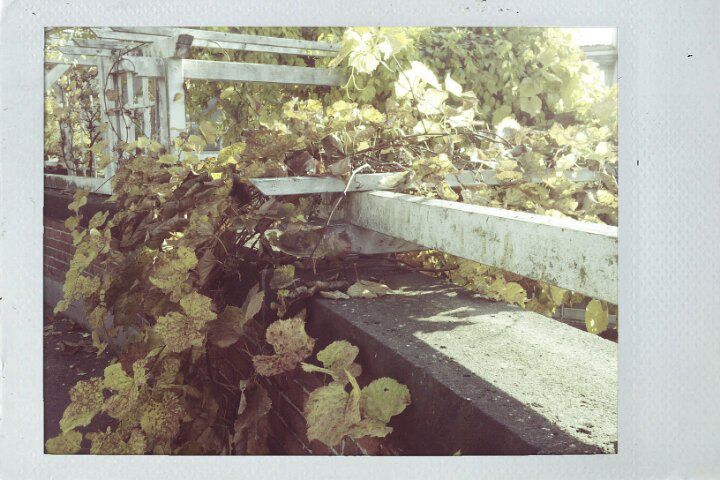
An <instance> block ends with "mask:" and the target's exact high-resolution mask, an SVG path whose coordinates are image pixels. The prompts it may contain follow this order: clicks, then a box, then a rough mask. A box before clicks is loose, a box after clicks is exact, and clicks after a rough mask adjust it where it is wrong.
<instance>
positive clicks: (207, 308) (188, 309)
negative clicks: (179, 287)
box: [180, 292, 217, 323]
mask: <svg viewBox="0 0 720 480" xmlns="http://www.w3.org/2000/svg"><path fill="white" fill-rule="evenodd" d="M180 306H181V307H182V308H183V310H185V313H186V314H187V315H188V316H189V317H192V318H193V319H195V320H197V321H198V322H202V323H205V322H210V321H212V320H215V319H216V318H217V315H216V314H215V312H213V311H212V299H211V298H210V297H206V296H205V295H202V294H200V293H197V292H192V293H190V294H188V295H186V296H185V297H183V298H182V299H181V300H180Z"/></svg>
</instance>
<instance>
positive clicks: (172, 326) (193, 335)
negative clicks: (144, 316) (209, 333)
mask: <svg viewBox="0 0 720 480" xmlns="http://www.w3.org/2000/svg"><path fill="white" fill-rule="evenodd" d="M204 324H205V322H204V321H198V320H196V319H194V318H191V317H189V316H187V315H183V314H181V313H179V312H170V313H169V314H167V315H163V316H161V317H159V318H158V319H157V323H156V324H155V326H154V331H155V332H156V333H157V334H158V335H160V337H161V338H162V339H163V342H164V343H165V345H166V346H167V349H168V350H169V351H170V352H178V353H179V352H184V351H185V350H187V349H188V348H190V347H201V346H202V345H203V342H204V340H205V335H204V334H203V333H201V332H200V329H201V328H202V327H203V326H204Z"/></svg>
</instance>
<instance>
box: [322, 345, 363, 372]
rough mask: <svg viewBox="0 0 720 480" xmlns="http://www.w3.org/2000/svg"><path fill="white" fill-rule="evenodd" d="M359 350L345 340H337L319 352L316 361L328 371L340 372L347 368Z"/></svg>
mask: <svg viewBox="0 0 720 480" xmlns="http://www.w3.org/2000/svg"><path fill="white" fill-rule="evenodd" d="M359 352H360V350H359V349H358V348H357V347H356V346H354V345H352V344H351V343H350V342H348V341H346V340H338V341H335V342H333V343H331V344H330V345H328V346H327V347H325V348H323V349H322V350H320V351H319V352H318V354H317V359H318V360H319V361H320V362H321V363H322V364H323V365H324V366H325V368H327V369H328V370H332V371H337V372H340V371H342V370H343V369H345V368H349V367H350V365H352V363H353V362H354V361H355V358H356V357H357V355H358V353H359Z"/></svg>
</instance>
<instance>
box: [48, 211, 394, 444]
mask: <svg viewBox="0 0 720 480" xmlns="http://www.w3.org/2000/svg"><path fill="white" fill-rule="evenodd" d="M46 204H47V201H46ZM63 215H64V217H63V218H56V217H61V216H63ZM66 216H67V213H66V210H65V209H64V208H59V209H56V210H55V211H50V212H46V215H45V216H44V218H43V221H44V236H43V275H44V276H45V277H46V278H48V279H50V280H53V281H55V282H60V283H62V282H64V281H65V274H66V272H67V271H68V268H69V264H70V262H71V260H72V257H73V254H74V252H75V247H74V246H73V243H72V236H71V235H70V232H69V231H68V229H67V228H65V224H64V222H65V217H66ZM86 216H87V215H86ZM86 273H89V274H95V275H99V274H101V273H102V270H101V268H100V267H99V266H97V265H92V266H91V267H89V269H88V270H86ZM52 306H53V307H54V305H52ZM256 326H257V328H261V327H260V325H259V324H257V325H256ZM246 347H247V350H246V351H255V350H256V348H255V347H254V346H253V345H250V344H249V343H248V344H247V345H246ZM243 357H244V358H234V359H233V364H234V365H236V366H237V367H238V368H239V369H240V370H243V368H245V369H247V368H251V365H250V362H251V361H250V358H249V357H248V356H247V355H243ZM243 364H244V365H243ZM323 377H324V376H323V375H320V374H315V373H307V372H302V371H301V370H300V369H299V368H298V369H297V371H296V372H295V373H294V374H290V375H285V376H280V377H278V378H273V379H268V378H264V379H262V380H261V383H262V384H263V386H264V387H265V389H266V390H267V391H268V394H269V395H270V398H271V399H272V409H271V411H270V418H269V420H270V426H271V437H272V438H271V439H270V441H271V442H274V445H275V448H274V450H276V451H280V452H284V453H286V454H288V455H396V454H399V450H398V449H397V448H396V447H393V446H392V442H390V441H387V440H384V439H383V440H381V439H377V438H372V437H366V438H362V439H359V440H357V441H356V440H353V439H351V438H349V437H346V438H345V439H344V440H343V441H342V442H341V443H340V444H339V445H335V446H333V447H328V446H326V445H324V444H322V443H320V442H318V441H317V440H315V441H313V442H309V441H308V439H307V435H306V430H307V426H306V424H305V417H304V415H303V413H302V412H303V408H304V405H305V401H306V400H307V398H308V395H309V394H310V392H311V391H312V390H314V389H315V388H317V387H320V386H322V385H323Z"/></svg>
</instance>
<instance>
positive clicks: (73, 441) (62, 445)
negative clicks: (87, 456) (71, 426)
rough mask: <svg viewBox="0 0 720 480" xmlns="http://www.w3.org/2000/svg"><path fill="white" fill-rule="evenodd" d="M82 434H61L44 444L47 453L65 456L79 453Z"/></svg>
mask: <svg viewBox="0 0 720 480" xmlns="http://www.w3.org/2000/svg"><path fill="white" fill-rule="evenodd" d="M82 438H83V436H82V433H80V432H78V431H77V430H70V431H69V432H65V433H61V434H60V435H58V436H56V437H53V438H50V439H48V441H46V442H45V449H46V450H47V453H52V454H61V455H67V454H71V453H77V452H78V451H80V444H81V443H82Z"/></svg>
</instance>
